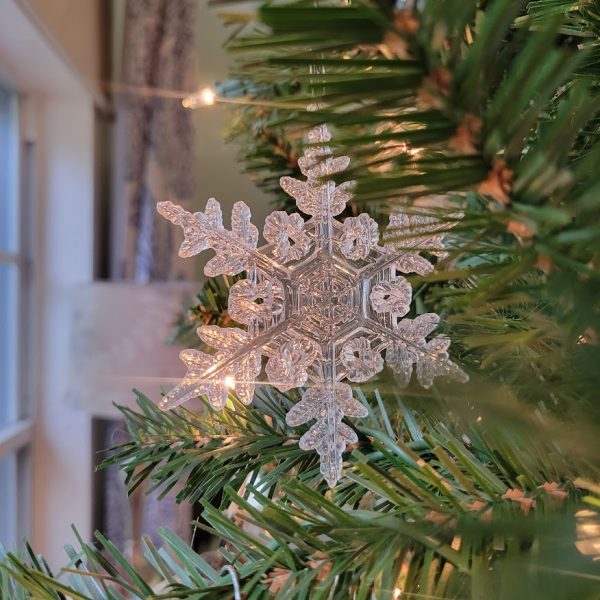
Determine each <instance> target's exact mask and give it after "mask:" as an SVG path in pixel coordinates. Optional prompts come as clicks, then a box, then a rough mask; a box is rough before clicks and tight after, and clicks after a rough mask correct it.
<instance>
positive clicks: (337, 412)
mask: <svg viewBox="0 0 600 600" xmlns="http://www.w3.org/2000/svg"><path fill="white" fill-rule="evenodd" d="M367 414H368V413H367V409H366V408H365V407H364V406H363V405H362V404H361V403H360V402H359V401H358V400H356V399H355V398H353V397H352V388H351V387H350V386H349V385H348V384H346V383H334V384H332V385H316V386H314V387H311V388H309V389H308V390H306V391H305V392H304V394H302V400H300V402H298V404H296V405H295V406H293V407H292V408H291V410H290V412H289V413H288V414H287V417H286V423H287V424H288V425H290V426H291V427H297V426H298V425H303V424H304V423H307V422H308V421H312V420H313V419H316V421H317V422H316V423H315V424H314V425H312V427H311V428H310V429H309V430H308V431H307V432H306V433H305V434H304V435H303V436H302V437H301V438H300V448H302V449H303V450H316V451H317V453H318V454H319V456H320V457H321V474H322V475H323V477H324V478H325V480H326V481H327V483H328V484H329V487H333V486H334V485H335V484H336V482H337V481H338V479H339V478H340V477H341V475H342V453H343V452H344V450H346V448H347V446H348V445H349V444H355V443H356V442H357V441H358V437H357V436H356V433H355V432H354V431H353V430H352V429H351V428H350V427H348V425H346V424H344V423H342V419H343V417H345V416H346V417H366V416H367Z"/></svg>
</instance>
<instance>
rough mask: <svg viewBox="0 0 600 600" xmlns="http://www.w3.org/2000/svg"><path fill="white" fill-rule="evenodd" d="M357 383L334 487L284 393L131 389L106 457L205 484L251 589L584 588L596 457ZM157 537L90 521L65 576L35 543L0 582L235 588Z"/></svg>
mask: <svg viewBox="0 0 600 600" xmlns="http://www.w3.org/2000/svg"><path fill="white" fill-rule="evenodd" d="M359 397H360V398H361V400H362V402H364V403H365V404H366V405H367V406H368V407H369V416H368V417H367V418H366V419H364V422H361V423H360V426H359V427H358V428H357V431H358V433H359V438H360V441H359V446H358V448H357V449H355V451H354V452H353V453H352V454H351V455H349V464H348V469H347V477H346V479H345V480H344V481H343V483H342V484H341V485H339V486H338V487H337V488H336V489H335V490H334V491H333V492H331V493H324V492H325V488H324V485H323V483H322V482H321V481H320V477H319V475H318V464H317V462H316V460H314V458H312V457H311V456H310V455H307V454H306V453H304V452H302V451H301V450H299V449H298V447H297V445H296V443H295V441H296V438H297V434H298V432H295V431H293V430H290V429H289V428H287V427H286V426H285V423H284V420H283V415H284V410H285V409H286V408H288V407H289V405H291V400H289V399H287V398H286V397H285V396H283V395H282V394H274V393H269V394H267V395H262V394H261V395H259V398H258V399H257V400H258V405H257V406H256V407H243V406H241V405H239V404H238V403H236V401H235V399H234V398H231V405H230V406H228V407H227V408H226V409H225V411H224V412H223V413H213V412H212V411H211V410H210V409H209V408H208V407H206V408H205V409H204V410H203V411H195V412H191V411H188V410H185V409H179V410H177V411H172V412H169V413H163V412H161V411H160V410H159V409H158V408H157V407H156V406H155V405H154V404H153V403H152V402H151V401H150V400H148V399H147V398H144V397H143V396H141V395H139V396H138V403H139V407H140V410H139V411H131V410H129V409H122V410H123V412H124V416H125V418H126V421H127V423H128V426H129V429H130V432H131V434H132V441H131V442H130V443H127V444H125V445H124V446H122V447H120V448H117V449H116V453H115V454H113V455H112V456H111V458H110V459H109V461H108V462H109V463H118V464H121V465H122V466H123V467H124V468H125V470H126V472H127V473H128V477H129V483H130V486H131V489H133V488H134V487H135V486H136V485H137V484H139V483H140V481H141V480H143V479H145V478H151V479H152V480H153V481H154V484H155V486H158V487H161V488H162V489H163V490H165V491H166V490H167V489H168V488H170V487H171V485H172V482H173V481H179V482H180V483H182V484H183V485H182V487H181V492H180V498H181V499H184V498H187V499H190V498H191V497H192V496H195V495H198V496H201V500H200V501H201V504H202V506H203V507H204V511H203V515H202V516H203V519H204V520H205V522H206V523H208V525H206V524H200V523H198V524H197V526H198V527H200V528H203V529H207V530H208V531H210V532H211V533H214V534H216V535H218V536H219V537H221V538H222V539H223V541H224V545H223V546H222V547H221V548H220V551H219V564H223V565H231V566H233V568H234V570H235V574H236V578H237V580H238V582H239V584H240V587H241V590H242V592H243V593H247V594H249V596H248V597H252V598H271V597H274V596H276V597H278V598H311V599H312V598H339V599H340V600H342V599H345V598H348V597H357V598H393V597H394V596H393V591H394V589H396V588H398V587H402V588H403V589H405V590H411V589H412V590H417V589H420V590H423V592H422V593H424V594H427V595H433V596H434V597H435V596H438V597H439V596H441V597H449V598H465V597H473V598H491V597H494V598H511V599H512V598H520V597H522V596H524V594H525V593H529V592H530V589H531V587H532V586H535V589H537V591H538V592H540V596H539V597H555V598H563V597H564V598H566V597H569V596H568V594H569V593H575V592H576V593H577V595H576V596H575V597H577V598H593V597H594V595H593V594H594V592H595V589H596V587H597V581H596V579H597V576H598V573H597V570H595V568H594V564H593V562H592V561H591V560H589V558H587V557H586V556H584V555H582V554H581V553H579V552H578V551H577V548H576V546H575V542H576V541H577V523H578V517H577V516H576V513H577V511H579V510H581V509H582V508H584V507H585V506H586V505H587V506H588V508H591V507H593V503H594V502H598V500H597V498H596V497H595V496H594V495H593V494H592V495H590V494H589V489H590V485H589V484H587V483H586V482H585V481H583V480H581V482H577V481H576V480H575V479H574V476H575V473H580V474H582V473H586V474H588V475H590V476H591V477H595V476H597V472H595V471H594V469H593V468H591V467H585V468H582V465H573V464H572V461H571V460H570V459H568V458H567V456H566V454H565V453H564V452H562V451H561V450H560V449H559V448H558V447H557V446H556V445H554V444H553V443H550V444H543V443H539V442H537V441H534V440H533V439H531V438H529V437H528V436H527V435H526V433H527V425H526V424H525V423H523V424H521V425H520V426H519V425H516V424H515V423H514V421H513V428H512V430H510V429H507V428H502V429H497V428H496V427H494V426H493V425H492V426H488V424H487V415H486V416H484V417H483V418H479V419H474V420H472V421H471V423H470V425H468V426H465V422H464V419H461V418H460V417H459V416H458V415H457V414H456V413H455V412H454V411H451V412H448V406H447V405H445V404H444V403H440V404H439V405H436V402H435V399H434V398H430V399H429V401H428V402H429V406H430V408H429V409H428V410H426V411H424V410H422V400H423V399H420V401H419V402H418V403H417V402H415V401H414V400H411V399H410V395H408V400H407V402H401V401H399V400H396V399H391V398H390V397H389V395H384V396H382V395H381V394H379V392H378V391H377V390H375V391H373V392H368V393H367V394H362V393H360V391H359ZM409 403H413V404H415V406H418V407H419V408H420V410H415V409H414V408H410V407H409ZM442 412H443V413H445V414H446V419H445V422H443V423H442V421H441V420H440V415H441V414H442ZM484 414H485V413H484ZM493 422H497V419H496V420H494V421H493ZM545 427H546V430H547V431H550V430H551V427H552V424H551V423H547V424H546V426H545ZM225 432H227V435H226V434H225ZM551 437H552V438H555V436H551ZM286 438H287V439H288V442H286ZM549 439H551V438H550V437H549ZM282 442H283V445H282ZM569 481H571V483H568V482H569ZM553 484H554V485H553ZM517 490H519V491H521V492H522V493H520V494H519V493H515V492H516V491H517ZM218 491H220V492H222V494H219V497H220V500H219V501H218V503H217V502H216V501H215V498H216V497H217V492H218ZM586 493H587V494H588V496H587V498H586V496H585V495H584V494H586ZM594 522H597V521H594ZM161 538H162V540H163V545H162V547H161V548H160V549H158V548H156V547H155V546H154V545H153V544H152V542H151V541H150V540H145V546H146V551H145V557H146V560H147V563H148V564H145V565H143V566H142V567H139V566H138V567H136V568H134V567H133V566H132V565H131V564H130V562H129V561H128V560H127V559H126V558H125V557H124V556H123V555H122V554H121V553H120V552H119V551H118V550H117V549H116V548H115V547H114V546H113V545H112V544H111V543H110V542H109V541H108V540H106V539H105V538H104V537H103V536H101V535H100V534H97V536H96V544H95V545H92V544H86V543H84V542H83V541H81V540H80V544H81V550H80V551H78V552H75V550H74V549H72V548H68V549H67V550H68V553H69V556H70V558H71V564H70V565H69V566H68V567H67V569H65V571H64V573H63V577H62V578H61V579H60V580H57V579H56V578H55V577H53V576H51V574H50V573H49V571H48V570H47V567H45V566H44V565H43V563H41V562H40V561H39V560H38V559H36V558H35V557H34V555H33V553H32V552H31V551H29V556H28V558H27V559H21V558H18V557H17V556H16V555H14V554H9V555H8V560H7V561H5V567H4V568H5V570H6V572H7V573H9V574H10V575H11V576H12V578H11V579H7V580H5V585H6V582H10V585H11V586H13V589H15V590H16V589H20V588H19V587H18V585H19V584H21V585H24V586H25V587H26V588H27V589H28V590H33V589H34V588H35V589H36V590H37V592H38V594H39V595H38V596H37V597H40V598H60V597H62V596H60V595H57V594H60V593H64V594H66V595H67V596H70V597H73V598H92V599H94V600H95V599H98V600H99V599H105V598H111V599H121V598H130V597H133V598H157V599H158V598H232V597H233V595H232V580H231V574H230V573H221V574H220V573H219V572H218V570H217V569H218V567H217V568H215V564H214V561H212V562H211V563H210V564H209V563H208V562H207V560H206V559H205V558H203V557H202V556H199V555H197V554H196V553H195V552H194V551H192V550H191V549H190V548H189V547H188V546H187V545H186V544H185V543H184V542H183V541H181V540H179V539H177V538H176V537H175V536H174V535H173V534H172V533H170V532H168V531H165V532H163V533H162V534H161ZM532 548H535V551H532ZM523 574H528V576H527V577H526V578H524V577H523ZM277 578H279V580H277ZM276 581H278V582H279V584H280V586H279V587H278V588H277V585H276V584H275V582H276ZM274 585H275V587H276V588H277V590H275V588H273V586H274ZM490 590H494V595H491V594H490ZM542 592H543V594H544V595H542ZM53 594H54V595H53ZM546 594H554V595H546ZM16 597H18V596H16Z"/></svg>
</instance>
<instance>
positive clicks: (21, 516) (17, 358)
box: [0, 87, 33, 547]
mask: <svg viewBox="0 0 600 600" xmlns="http://www.w3.org/2000/svg"><path fill="white" fill-rule="evenodd" d="M20 131H21V126H20V116H19V98H18V96H17V95H16V94H15V93H13V92H11V91H10V90H7V89H4V88H2V87H0V499H1V500H0V505H1V506H2V510H0V542H1V543H2V544H3V545H5V546H7V547H11V546H14V545H15V544H16V543H17V541H18V540H19V539H20V538H21V537H22V536H24V535H25V534H26V533H27V530H28V527H27V522H26V515H27V509H28V506H27V500H28V498H27V496H28V494H27V488H28V480H29V469H28V461H29V444H30V442H31V421H30V418H29V417H30V411H29V390H28V385H27V383H28V379H29V378H28V377H26V376H25V368H24V367H25V365H24V360H23V359H24V357H25V356H26V354H27V343H28V339H29V332H28V329H29V325H28V312H29V307H30V302H31V292H32V289H31V288H32V282H31V273H30V271H31V269H30V264H31V260H30V256H31V253H30V248H29V247H28V235H27V234H28V232H29V231H30V228H29V227H28V225H29V223H28V217H29V211H28V210H27V206H28V200H29V196H30V186H31V181H32V179H30V177H31V175H32V173H31V167H32V164H31V160H32V159H33V152H32V147H31V146H30V145H26V144H22V143H21V135H20Z"/></svg>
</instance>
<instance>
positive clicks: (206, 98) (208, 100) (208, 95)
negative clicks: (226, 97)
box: [200, 87, 217, 106]
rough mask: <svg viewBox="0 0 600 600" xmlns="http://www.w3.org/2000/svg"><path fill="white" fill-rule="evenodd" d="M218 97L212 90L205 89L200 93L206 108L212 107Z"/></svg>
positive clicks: (201, 100)
mask: <svg viewBox="0 0 600 600" xmlns="http://www.w3.org/2000/svg"><path fill="white" fill-rule="evenodd" d="M216 98H217V95H216V94H215V92H214V90H212V89H211V88H208V87H207V88H204V89H203V90H202V91H201V92H200V102H201V103H202V104H204V105H205V106H212V105H213V104H214V103H215V100H216Z"/></svg>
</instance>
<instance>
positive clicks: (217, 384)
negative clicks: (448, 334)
mask: <svg viewBox="0 0 600 600" xmlns="http://www.w3.org/2000/svg"><path fill="white" fill-rule="evenodd" d="M330 137H331V136H330V134H329V131H328V129H327V127H326V126H325V125H321V126H319V127H316V128H314V129H313V130H311V131H310V133H309V136H308V139H309V142H310V144H311V145H310V146H309V147H308V149H307V150H306V151H305V153H304V156H303V157H302V158H300V159H299V161H298V162H299V166H300V169H301V171H302V173H303V174H304V175H305V176H306V181H300V180H297V179H294V178H292V177H282V179H281V187H282V188H283V189H284V190H285V191H286V192H287V193H288V194H289V195H290V196H292V197H293V198H294V199H295V200H296V204H297V206H298V208H299V209H300V210H301V211H302V212H304V213H305V214H308V215H311V218H310V219H309V220H307V221H305V220H304V219H303V218H302V216H301V215H299V214H297V213H294V214H287V213H285V212H283V211H275V212H273V213H271V214H270V215H269V216H268V217H267V219H266V222H265V226H264V229H263V236H264V238H265V240H266V241H267V244H266V245H264V246H261V247H260V248H257V244H258V230H257V228H256V227H255V226H254V225H252V223H251V222H250V210H249V208H248V206H246V204H244V203H243V202H237V203H236V204H235V205H234V207H233V211H232V218H231V231H227V230H226V229H225V228H224V227H223V218H222V212H221V207H220V205H219V203H218V202H217V201H216V200H214V199H210V200H209V201H208V203H207V206H206V210H205V211H204V212H197V213H195V214H191V213H189V212H187V211H185V210H184V209H183V208H181V207H180V206H176V205H174V204H172V203H171V202H161V203H159V204H158V211H159V212H160V214H161V215H163V216H164V217H166V218H167V219H169V220H170V221H171V222H173V223H175V224H177V225H180V226H181V227H182V228H183V231H184V235H185V239H184V241H183V244H182V246H181V248H180V251H179V254H180V256H182V257H189V256H193V255H195V254H198V253H199V252H202V251H203V250H207V249H209V248H212V249H213V250H214V251H215V253H216V254H215V256H214V258H212V259H211V260H209V262H208V263H207V265H206V267H205V269H204V272H205V273H206V275H207V276H209V277H214V276H216V275H236V274H238V273H241V272H242V271H245V272H246V273H247V279H243V280H240V281H237V282H236V283H235V284H234V285H233V286H232V287H231V289H230V294H229V305H228V310H229V314H230V316H231V317H232V318H233V319H234V320H235V321H237V322H238V323H240V324H242V325H244V326H245V328H241V327H227V328H220V327H216V326H213V325H208V326H204V327H200V328H198V335H199V336H200V338H201V339H202V341H203V342H205V344H207V345H208V346H210V347H212V348H214V349H215V352H214V353H213V354H208V353H206V352H202V351H200V350H193V349H192V350H183V351H182V352H181V354H180V357H181V360H182V361H183V362H184V363H185V365H186V366H187V368H188V371H187V374H186V376H185V377H184V379H183V380H182V381H181V383H179V384H178V385H177V386H176V387H175V388H173V389H172V390H171V391H170V392H169V393H168V394H167V395H166V396H165V397H164V398H163V400H162V402H161V407H162V408H164V409H169V408H174V407H176V406H178V405H180V404H182V403H184V402H187V401H188V400H191V399H192V398H195V397H197V396H206V397H207V398H208V401H209V402H210V404H211V405H212V406H213V407H214V408H216V409H221V408H223V407H224V405H225V402H226V400H227V394H228V382H229V381H231V380H232V378H233V381H234V382H235V384H234V385H235V393H236V395H237V397H238V398H239V399H240V400H241V401H242V402H244V403H245V404H249V403H250V402H252V398H253V396H254V387H255V384H256V383H257V381H258V379H259V375H260V372H261V369H262V361H263V358H262V357H263V356H264V357H266V358H267V360H266V366H265V371H266V375H267V379H268V382H269V383H270V384H272V385H274V386H276V387H277V388H279V389H280V390H282V391H287V390H290V389H291V388H296V387H302V386H304V385H305V384H307V382H308V381H310V382H311V383H312V385H311V387H308V388H307V389H306V390H305V391H304V393H303V395H302V399H301V401H300V402H298V403H297V404H296V405H295V406H294V407H293V408H292V409H291V410H290V412H289V413H288V415H287V419H286V420H287V423H288V424H289V425H290V426H292V427H295V426H298V425H302V424H305V423H308V422H309V421H316V422H315V423H314V424H313V425H312V427H311V428H310V429H309V430H308V431H307V432H306V433H305V434H304V435H303V436H302V437H301V438H300V447H301V448H302V449H303V450H316V451H317V452H318V454H319V455H320V459H321V473H322V474H323V476H324V478H325V479H326V480H327V482H328V483H329V485H330V486H332V487H333V486H334V485H335V483H336V482H337V480H338V479H339V478H340V476H341V471H342V453H343V452H344V450H345V449H346V447H347V446H348V444H352V443H356V442H357V441H358V439H357V436H356V433H355V431H354V430H353V429H351V428H350V427H349V426H348V425H346V424H345V423H343V422H342V419H343V418H344V417H364V416H366V415H367V410H366V408H365V407H364V406H363V404H361V403H360V402H359V401H358V400H356V399H355V398H354V397H353V396H352V388H351V387H350V385H348V384H347V383H344V380H348V381H353V382H362V381H367V380H369V379H371V378H372V377H374V376H375V375H376V374H377V373H379V372H380V371H381V370H382V369H383V366H384V359H383V353H384V352H385V361H386V362H387V364H388V366H389V367H390V368H391V369H392V370H393V371H394V372H395V373H396V374H397V376H398V378H399V380H400V382H401V384H403V385H406V384H408V382H409V381H410V379H411V376H412V374H413V371H414V372H415V375H416V377H417V379H418V381H419V383H420V384H421V385H422V386H423V387H426V388H428V387H430V386H431V385H432V383H433V379H434V378H435V377H437V376H441V375H446V376H450V377H453V378H454V379H458V380H460V381H466V380H467V376H466V374H465V373H464V372H463V371H462V370H461V369H459V368H458V367H457V366H456V365H455V364H454V363H452V362H451V361H450V359H449V357H448V346H449V345H450V340H449V339H447V338H445V337H441V336H439V337H434V338H432V339H429V340H428V339H427V338H428V337H429V336H430V334H431V333H432V331H433V330H434V329H435V328H436V326H437V324H438V321H439V317H438V315H437V314H435V313H427V314H422V315H420V316H417V317H416V318H414V319H403V318H402V317H404V316H405V315H406V314H407V313H408V312H409V309H410V304H411V299H412V289H411V286H410V285H409V283H408V281H407V280H406V279H405V278H404V277H403V276H402V275H401V274H407V273H418V274H422V275H424V274H427V273H430V272H431V271H432V270H433V265H432V264H431V263H430V262H429V261H428V260H427V259H426V258H424V257H423V256H421V254H420V252H421V251H422V250H423V249H426V250H427V251H428V252H429V253H432V254H438V255H441V254H443V252H444V248H443V244H442V238H443V237H444V231H443V230H445V229H447V227H448V223H444V222H441V221H440V220H438V219H436V218H434V217H431V216H427V215H425V214H418V213H416V214H412V215H406V214H394V215H392V216H391V217H390V224H389V226H388V228H387V230H386V232H385V234H384V239H386V241H387V243H386V244H385V245H380V244H379V232H378V227H377V223H376V222H375V221H374V220H373V219H372V218H371V217H370V216H369V215H368V214H361V215H359V216H357V217H348V218H346V219H345V220H344V221H339V220H337V219H335V217H336V216H337V215H339V214H340V213H341V212H342V211H343V210H344V208H345V206H346V203H347V202H348V201H349V200H350V199H351V197H352V190H353V187H354V182H346V183H342V184H341V185H336V184H335V182H334V181H331V180H327V177H328V176H331V175H334V174H336V173H339V172H341V171H343V170H345V169H346V168H347V166H348V164H349V162H350V159H349V158H348V157H346V156H342V157H337V158H335V157H333V156H332V153H331V150H330V148H329V147H328V146H327V142H328V141H329V140H330Z"/></svg>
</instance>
